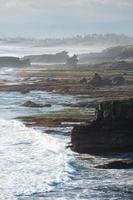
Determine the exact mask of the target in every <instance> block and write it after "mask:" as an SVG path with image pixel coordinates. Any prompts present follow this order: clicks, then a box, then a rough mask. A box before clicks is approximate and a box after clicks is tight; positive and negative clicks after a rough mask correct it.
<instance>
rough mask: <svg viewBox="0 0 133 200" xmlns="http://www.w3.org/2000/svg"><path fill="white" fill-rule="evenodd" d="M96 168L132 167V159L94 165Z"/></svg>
mask: <svg viewBox="0 0 133 200" xmlns="http://www.w3.org/2000/svg"><path fill="white" fill-rule="evenodd" d="M96 168H98V169H133V160H115V161H112V162H109V163H106V164H103V165H98V166H96Z"/></svg>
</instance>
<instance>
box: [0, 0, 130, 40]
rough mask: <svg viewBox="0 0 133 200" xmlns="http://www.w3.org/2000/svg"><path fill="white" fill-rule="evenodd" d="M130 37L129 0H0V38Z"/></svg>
mask: <svg viewBox="0 0 133 200" xmlns="http://www.w3.org/2000/svg"><path fill="white" fill-rule="evenodd" d="M91 33H97V34H101V33H117V34H126V35H129V36H133V0H0V37H37V38H52V37H69V36H70V37H71V36H74V35H77V34H79V35H84V34H91Z"/></svg>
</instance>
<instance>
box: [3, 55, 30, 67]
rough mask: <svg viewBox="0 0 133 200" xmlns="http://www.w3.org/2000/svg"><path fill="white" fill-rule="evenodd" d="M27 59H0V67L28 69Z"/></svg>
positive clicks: (28, 62)
mask: <svg viewBox="0 0 133 200" xmlns="http://www.w3.org/2000/svg"><path fill="white" fill-rule="evenodd" d="M28 66H30V60H29V59H20V58H18V57H7V56H5V57H0V67H28Z"/></svg>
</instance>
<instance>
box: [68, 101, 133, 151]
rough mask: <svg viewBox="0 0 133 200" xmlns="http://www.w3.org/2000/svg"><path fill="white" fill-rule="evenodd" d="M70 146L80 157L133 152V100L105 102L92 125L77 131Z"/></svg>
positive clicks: (100, 106)
mask: <svg viewBox="0 0 133 200" xmlns="http://www.w3.org/2000/svg"><path fill="white" fill-rule="evenodd" d="M71 143H72V150H74V151H76V152H79V153H88V154H91V153H92V154H106V153H113V152H133V99H129V100H118V101H105V102H102V103H101V104H100V105H99V107H98V109H97V114H96V119H95V120H94V121H93V122H92V123H91V124H90V125H82V126H75V127H74V129H73V130H72V134H71Z"/></svg>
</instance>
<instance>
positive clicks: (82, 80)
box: [79, 78, 88, 84]
mask: <svg viewBox="0 0 133 200" xmlns="http://www.w3.org/2000/svg"><path fill="white" fill-rule="evenodd" d="M87 82H88V80H87V79H86V78H82V79H80V81H79V83H80V84H86V83H87Z"/></svg>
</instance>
